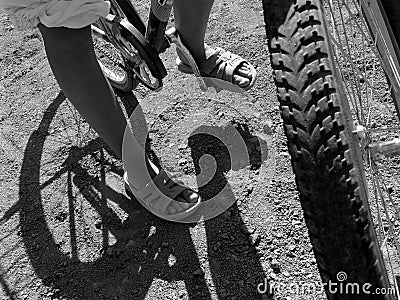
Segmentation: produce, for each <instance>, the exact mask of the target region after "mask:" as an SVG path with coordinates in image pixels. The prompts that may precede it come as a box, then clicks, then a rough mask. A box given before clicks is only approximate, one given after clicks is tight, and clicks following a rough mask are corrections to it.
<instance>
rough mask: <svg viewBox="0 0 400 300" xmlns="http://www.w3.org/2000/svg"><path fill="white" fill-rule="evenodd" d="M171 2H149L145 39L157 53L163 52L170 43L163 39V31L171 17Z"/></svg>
mask: <svg viewBox="0 0 400 300" xmlns="http://www.w3.org/2000/svg"><path fill="white" fill-rule="evenodd" d="M173 2H174V1H173V0H151V9H150V13H149V21H148V24H147V30H146V36H145V37H146V39H147V40H148V42H149V44H150V45H151V46H153V47H154V48H155V49H156V50H157V52H158V53H162V52H164V51H165V50H166V49H167V48H168V47H169V46H170V43H169V42H168V40H167V39H166V38H165V30H166V28H167V24H168V20H169V16H170V15H171V10H172V5H173Z"/></svg>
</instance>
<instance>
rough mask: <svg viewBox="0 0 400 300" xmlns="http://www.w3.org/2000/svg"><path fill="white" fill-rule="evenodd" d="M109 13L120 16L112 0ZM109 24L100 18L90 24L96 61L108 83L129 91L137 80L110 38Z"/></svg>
mask: <svg viewBox="0 0 400 300" xmlns="http://www.w3.org/2000/svg"><path fill="white" fill-rule="evenodd" d="M110 13H111V14H113V15H115V16H121V13H122V11H121V10H120V9H119V8H118V7H117V5H116V4H115V3H114V2H113V1H112V2H111V9H110ZM110 26H111V24H109V23H107V20H105V19H104V18H100V19H99V20H97V21H96V22H95V23H94V24H92V39H93V46H94V49H95V53H96V57H97V61H98V62H99V64H100V66H101V68H102V70H103V72H104V74H105V75H106V77H107V78H108V80H109V82H110V84H111V85H112V86H113V87H114V88H116V89H118V90H121V91H126V92H127V91H131V90H133V89H134V88H136V87H137V85H138V81H137V80H136V79H135V78H134V76H133V73H132V71H131V70H130V68H129V66H128V63H127V61H126V58H125V57H124V55H123V53H122V52H121V50H120V49H119V48H117V47H116V44H115V43H114V41H113V40H112V39H110V36H109V32H110V30H111V27H110Z"/></svg>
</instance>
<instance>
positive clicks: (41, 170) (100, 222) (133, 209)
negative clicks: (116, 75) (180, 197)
mask: <svg viewBox="0 0 400 300" xmlns="http://www.w3.org/2000/svg"><path fill="white" fill-rule="evenodd" d="M120 98H122V100H124V99H125V101H123V102H125V107H126V110H127V113H128V115H129V113H130V112H131V111H133V109H136V105H137V101H136V99H135V97H134V96H133V94H128V95H123V96H122V97H121V96H120ZM66 101H67V100H66V99H65V97H64V96H63V94H61V93H60V94H59V95H58V97H57V98H56V99H54V101H53V102H52V103H51V105H50V106H49V107H48V108H47V109H46V111H45V112H44V115H43V118H42V120H41V122H40V124H39V126H38V128H37V129H36V130H34V131H33V133H32V134H31V136H30V138H29V141H28V143H27V146H26V148H25V152H24V158H23V163H22V168H21V174H20V178H19V181H20V184H19V205H18V210H19V212H20V234H21V237H22V239H23V242H24V245H25V248H26V252H27V254H28V256H29V259H30V261H31V263H32V266H33V268H34V271H35V274H36V275H37V276H38V277H39V278H41V279H42V282H43V284H44V285H45V286H48V287H51V288H52V292H51V293H52V297H64V298H67V299H114V298H115V299H145V298H146V297H148V296H149V295H152V294H154V293H157V291H154V290H153V289H152V288H151V287H152V284H154V282H155V281H158V282H159V284H162V283H161V282H162V281H166V282H169V283H171V284H173V285H174V286H176V287H177V289H176V290H173V291H169V293H170V294H173V296H172V297H182V298H184V297H188V298H190V299H210V297H211V296H210V289H213V290H214V291H215V292H216V293H217V294H218V295H219V297H220V299H230V298H229V297H230V296H229V295H230V294H229V287H230V286H232V284H235V291H236V292H239V293H238V296H239V295H241V296H240V299H256V296H257V295H256V288H255V286H254V284H255V283H257V282H262V280H263V271H262V268H261V264H260V262H259V255H258V253H257V250H256V249H255V248H254V247H251V246H250V247H246V245H248V240H247V238H248V237H247V236H246V235H245V234H243V233H242V231H241V229H242V227H243V224H244V222H243V220H242V219H241V217H240V212H239V210H238V209H237V207H236V205H234V206H232V208H231V209H230V214H231V217H230V218H229V219H228V220H227V219H224V218H215V219H213V220H210V221H207V222H205V231H206V235H207V249H208V257H207V260H209V265H210V271H211V274H206V275H204V274H201V273H200V274H198V272H195V271H196V270H198V269H199V268H201V267H202V263H201V262H200V261H199V258H198V252H197V250H196V246H195V243H194V242H193V240H192V230H193V228H192V227H193V225H187V224H174V223H170V222H166V221H163V220H160V219H158V218H156V217H154V216H153V215H151V214H150V213H149V212H147V211H146V210H145V209H143V208H142V207H141V206H140V205H139V204H138V203H137V202H136V201H133V200H131V199H128V198H127V197H126V196H125V192H124V185H123V182H122V175H123V168H122V164H121V162H120V161H119V160H118V159H117V158H116V157H115V155H114V154H113V153H112V151H111V150H110V149H108V147H107V146H106V145H105V144H104V143H103V142H102V140H101V139H100V138H98V137H96V136H95V135H91V134H89V135H87V136H86V138H87V139H86V140H83V139H84V136H85V134H87V133H88V131H87V130H86V129H85V130H80V129H79V130H77V131H75V132H73V131H70V129H71V128H69V127H68V128H67V129H66V130H67V131H68V132H67V133H65V132H64V129H63V128H62V126H63V124H64V125H65V122H66V121H67V120H68V118H67V119H64V121H62V120H63V118H66V117H65V116H64V117H63V118H60V117H59V114H60V110H61V109H62V108H64V107H63V105H65V104H66ZM143 118H144V116H143ZM55 120H57V121H55ZM72 125H73V124H72ZM242 129H243V132H242V133H243V138H244V140H245V141H249V144H248V146H249V153H250V157H251V159H250V161H251V162H252V164H253V165H254V166H255V167H257V166H259V165H261V161H260V159H261V157H260V156H258V155H257V151H255V150H254V149H256V148H257V145H256V144H254V142H255V140H254V139H253V137H252V136H251V135H249V132H247V131H246V129H245V128H242ZM73 134H77V135H78V136H80V138H79V141H78V142H76V143H71V142H70V141H68V142H67V141H65V140H63V138H64V137H65V136H66V135H68V136H69V137H71V136H72V135H73ZM88 137H89V138H88ZM204 138H205V137H204V136H203V137H202V136H201V135H199V136H194V139H193V140H192V141H191V147H192V155H193V158H194V161H196V158H199V157H201V155H202V153H201V151H202V150H201V149H200V148H199V147H198V145H199V143H203V144H204V143H207V144H208V145H211V146H213V145H214V146H215V147H217V146H218V147H217V148H215V149H220V148H219V145H218V141H210V140H208V139H209V138H206V139H204ZM250 141H251V142H250ZM211 148H212V147H211ZM211 148H210V149H211ZM250 148H251V149H250ZM208 153H209V154H213V153H211V152H208ZM220 153H221V152H220ZM251 153H253V154H251ZM203 154H204V153H203ZM214 154H215V155H216V153H214ZM216 157H217V158H216V160H217V161H218V160H219V158H218V157H220V156H218V155H216ZM218 165H219V166H220V167H219V168H218V170H217V172H216V176H215V177H214V178H213V180H212V181H211V182H210V183H209V184H208V186H207V187H204V188H203V189H202V190H201V193H202V194H203V195H204V197H205V198H207V193H208V192H209V191H213V190H214V191H217V190H218V188H219V186H220V185H221V184H223V185H226V184H227V180H226V178H224V175H223V174H225V173H226V172H227V171H228V170H229V169H230V168H231V167H232V166H230V165H229V163H228V162H227V161H226V160H225V158H224V157H222V160H219V163H218ZM195 167H196V166H195ZM197 167H198V166H197ZM197 167H196V168H197ZM208 196H210V195H208ZM230 196H231V197H234V195H233V194H231V195H230ZM226 237H228V238H230V239H233V240H237V241H241V244H240V245H239V244H235V247H236V248H232V247H231V245H230V243H229V241H228V240H227V239H226ZM237 247H240V248H241V250H240V251H239V250H237V249H238V248H237ZM235 249H236V250H235ZM228 270H229V271H228ZM227 271H228V272H229V276H227V275H228V274H227V273H226V272H227ZM210 280H212V281H213V286H210ZM243 280H246V282H251V283H252V284H247V283H246V284H244V283H243V282H244V281H243ZM232 281H233V282H232ZM185 289H186V291H187V296H185V294H180V295H178V294H177V293H178V291H184V290H185ZM166 293H167V292H166ZM154 295H155V294H154ZM173 299H175V298H173Z"/></svg>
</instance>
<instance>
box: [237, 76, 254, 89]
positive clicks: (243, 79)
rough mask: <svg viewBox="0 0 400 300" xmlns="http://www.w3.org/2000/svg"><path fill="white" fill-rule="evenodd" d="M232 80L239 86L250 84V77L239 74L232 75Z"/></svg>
mask: <svg viewBox="0 0 400 300" xmlns="http://www.w3.org/2000/svg"><path fill="white" fill-rule="evenodd" d="M233 82H234V83H235V84H237V85H238V86H240V87H246V86H248V85H249V84H250V79H248V78H246V77H242V76H239V75H233Z"/></svg>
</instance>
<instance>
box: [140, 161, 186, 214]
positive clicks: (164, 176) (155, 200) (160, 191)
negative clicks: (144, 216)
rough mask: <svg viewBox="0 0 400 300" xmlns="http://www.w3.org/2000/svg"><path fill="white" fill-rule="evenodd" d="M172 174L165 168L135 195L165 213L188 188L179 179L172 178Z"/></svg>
mask: <svg viewBox="0 0 400 300" xmlns="http://www.w3.org/2000/svg"><path fill="white" fill-rule="evenodd" d="M171 177H172V176H169V173H167V172H166V171H164V170H163V169H161V170H160V172H159V173H158V174H157V175H156V176H155V177H154V178H153V180H152V181H150V182H149V183H148V184H146V186H145V187H143V188H141V189H140V190H139V191H138V192H137V193H135V195H136V196H137V197H139V198H141V199H142V200H143V201H144V202H145V203H146V204H147V206H149V207H151V208H152V209H153V210H157V211H159V212H160V213H162V214H165V212H166V209H167V207H168V205H169V204H170V203H171V202H172V201H173V200H174V199H175V198H176V197H177V196H178V195H179V194H180V193H182V192H183V191H185V190H188V189H189V188H188V187H185V186H183V185H181V184H183V183H182V182H181V181H179V180H175V181H174V180H172V179H171Z"/></svg>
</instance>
